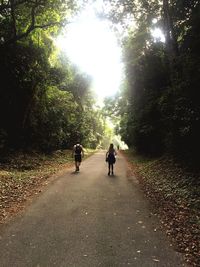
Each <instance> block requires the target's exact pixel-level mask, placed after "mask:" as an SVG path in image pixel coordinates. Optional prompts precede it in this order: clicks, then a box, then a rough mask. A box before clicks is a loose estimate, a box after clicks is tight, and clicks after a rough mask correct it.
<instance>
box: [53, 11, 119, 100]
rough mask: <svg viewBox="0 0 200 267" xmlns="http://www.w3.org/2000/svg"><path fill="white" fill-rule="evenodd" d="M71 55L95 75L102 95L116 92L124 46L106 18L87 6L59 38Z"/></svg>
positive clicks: (58, 41)
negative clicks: (103, 18) (119, 43)
mask: <svg viewBox="0 0 200 267" xmlns="http://www.w3.org/2000/svg"><path fill="white" fill-rule="evenodd" d="M56 43H57V45H58V46H59V47H60V48H61V49H62V50H63V51H65V53H66V54H67V56H68V58H69V59H70V60H71V61H72V62H73V63H75V64H76V65H77V66H79V68H80V69H81V70H82V71H84V72H86V73H88V74H89V75H91V76H92V78H93V85H92V87H93V89H94V90H95V92H96V94H97V95H98V96H99V97H100V98H104V97H106V96H111V95H113V94H115V93H116V92H117V90H118V89H119V86H120V82H121V79H122V63H121V48H120V47H119V45H118V44H117V39H116V36H115V34H114V32H112V31H111V29H110V27H109V22H108V21H107V20H100V19H98V18H97V17H96V16H95V13H94V11H93V8H92V7H90V8H87V10H85V11H84V12H83V13H82V14H81V15H80V16H79V17H77V18H76V19H75V20H74V22H73V23H71V24H70V25H68V26H67V28H66V32H65V33H64V34H63V36H60V37H59V38H58V40H57V41H56Z"/></svg>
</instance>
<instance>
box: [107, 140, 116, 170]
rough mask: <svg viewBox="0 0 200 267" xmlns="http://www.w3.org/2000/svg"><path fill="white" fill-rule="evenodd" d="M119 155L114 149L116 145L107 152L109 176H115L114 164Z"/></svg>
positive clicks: (111, 146) (111, 145)
mask: <svg viewBox="0 0 200 267" xmlns="http://www.w3.org/2000/svg"><path fill="white" fill-rule="evenodd" d="M116 155H117V153H116V151H115V149H114V145H113V144H110V146H109V149H108V151H107V152H106V161H107V162H108V175H110V174H111V172H112V175H113V174H114V173H113V169H114V166H113V165H114V164H115V162H116V158H115V156H116Z"/></svg>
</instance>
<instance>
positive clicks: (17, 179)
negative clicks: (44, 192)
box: [0, 149, 95, 223]
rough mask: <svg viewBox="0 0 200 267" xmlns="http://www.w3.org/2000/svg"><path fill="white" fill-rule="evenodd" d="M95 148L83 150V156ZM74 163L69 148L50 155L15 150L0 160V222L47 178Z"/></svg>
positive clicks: (22, 203)
mask: <svg viewBox="0 0 200 267" xmlns="http://www.w3.org/2000/svg"><path fill="white" fill-rule="evenodd" d="M94 152H95V150H92V149H85V158H87V157H88V156H90V155H92V154H93V153H94ZM73 165H74V161H73V158H72V152H71V150H62V151H61V150H59V151H56V152H54V153H52V154H48V155H45V154H41V153H37V152H35V153H33V152H32V153H22V152H16V153H12V154H9V155H7V156H6V157H5V156H4V157H3V158H1V161H0V223H4V222H6V221H7V220H8V219H9V218H11V217H12V215H14V214H16V213H17V212H18V211H19V210H21V209H22V208H23V207H24V205H25V203H26V201H27V200H28V199H30V198H31V197H32V196H33V195H35V194H38V193H39V192H41V188H42V186H44V185H46V184H48V182H49V178H50V177H52V175H53V174H56V173H58V172H60V171H62V170H65V169H66V168H70V167H72V166H73Z"/></svg>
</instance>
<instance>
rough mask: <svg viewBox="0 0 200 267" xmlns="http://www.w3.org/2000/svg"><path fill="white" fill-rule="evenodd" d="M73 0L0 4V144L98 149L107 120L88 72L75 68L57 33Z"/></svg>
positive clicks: (3, 147) (2, 146) (46, 148)
mask: <svg viewBox="0 0 200 267" xmlns="http://www.w3.org/2000/svg"><path fill="white" fill-rule="evenodd" d="M76 9H77V6H76V5H75V3H74V2H73V1H70V0H69V1H60V0H56V1H51V0H48V1H43V0H33V1H25V0H18V1H17V0H16V1H13V0H12V1H1V3H0V60H1V64H0V76H1V87H0V149H1V152H3V151H5V150H7V149H9V148H12V149H39V150H43V151H51V150H55V149H59V148H70V147H71V146H72V145H73V144H74V143H75V142H77V141H78V140H79V141H80V142H82V143H83V145H85V146H87V147H92V148H95V147H96V146H97V145H98V144H99V143H100V141H101V139H102V138H103V133H104V126H103V125H104V124H103V118H102V116H101V113H100V111H99V110H94V108H93V105H94V98H93V96H92V93H91V92H90V90H89V88H90V77H88V76H86V75H85V74H83V73H81V72H80V71H78V70H77V69H76V68H75V67H73V66H72V65H71V64H70V62H68V60H67V58H66V57H65V56H64V55H61V54H60V53H59V52H58V51H57V50H56V48H55V46H54V43H53V40H52V39H53V38H54V37H56V36H57V35H58V34H59V32H60V31H61V26H64V25H66V24H67V23H68V21H69V18H70V15H71V14H72V13H73V12H75V11H76Z"/></svg>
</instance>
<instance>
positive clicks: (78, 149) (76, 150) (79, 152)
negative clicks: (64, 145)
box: [72, 144, 84, 172]
mask: <svg viewBox="0 0 200 267" xmlns="http://www.w3.org/2000/svg"><path fill="white" fill-rule="evenodd" d="M72 157H74V161H75V168H76V170H75V171H76V172H78V171H79V168H80V165H81V161H82V157H84V150H83V147H82V145H80V144H76V145H74V147H73V152H72Z"/></svg>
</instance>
